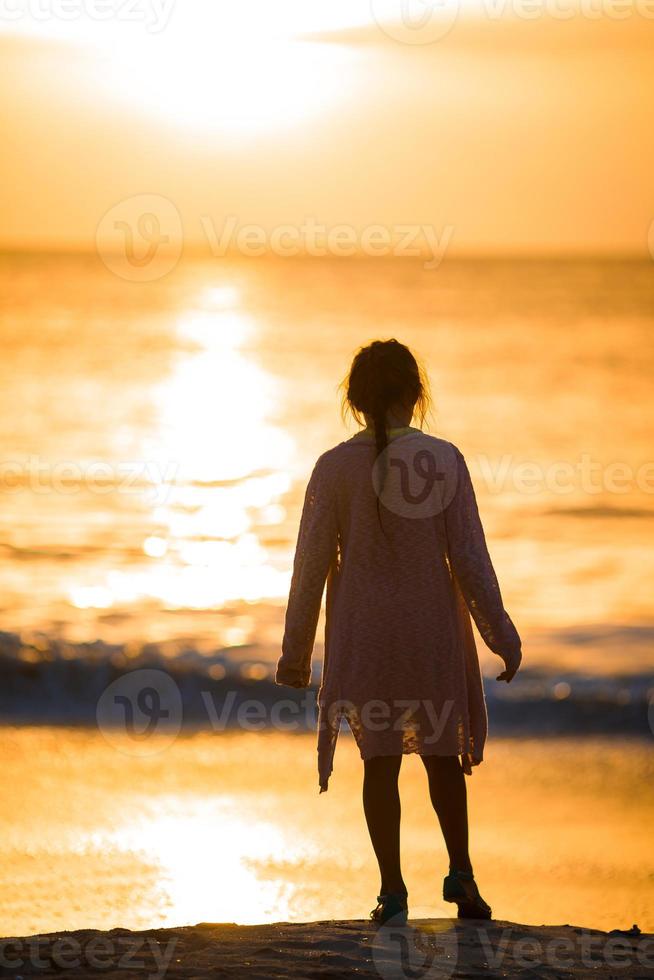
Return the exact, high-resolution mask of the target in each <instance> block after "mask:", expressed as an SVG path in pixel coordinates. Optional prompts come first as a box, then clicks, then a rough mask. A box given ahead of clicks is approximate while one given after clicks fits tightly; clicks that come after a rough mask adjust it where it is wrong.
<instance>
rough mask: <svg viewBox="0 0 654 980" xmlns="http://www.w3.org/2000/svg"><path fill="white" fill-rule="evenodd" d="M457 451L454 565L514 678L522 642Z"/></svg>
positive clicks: (449, 519) (450, 524)
mask: <svg viewBox="0 0 654 980" xmlns="http://www.w3.org/2000/svg"><path fill="white" fill-rule="evenodd" d="M456 452H457V461H458V468H457V486H456V491H455V494H454V498H453V499H452V501H451V503H450V504H449V505H448V507H446V509H445V512H444V517H445V526H446V530H447V539H448V550H449V558H450V564H451V566H452V571H453V572H454V574H455V576H456V578H457V581H458V582H459V586H460V588H461V592H462V593H463V596H464V598H465V600H466V604H467V606H468V609H469V610H470V613H471V615H472V618H473V619H474V621H475V623H476V625H477V629H478V630H479V632H480V634H481V636H482V638H483V640H484V642H485V643H486V645H487V646H488V647H490V649H491V650H492V651H493V653H496V654H498V656H500V657H501V658H502V659H503V660H504V662H505V664H506V667H507V672H506V673H509V674H510V675H511V677H512V676H513V674H514V673H515V670H517V668H518V666H519V665H520V660H521V658H522V654H521V641H520V637H519V635H518V631H517V630H516V628H515V626H514V625H513V623H512V621H511V618H510V616H509V614H508V613H507V612H506V610H505V608H504V604H503V602H502V595H501V593H500V587H499V584H498V581H497V576H496V575H495V570H494V568H493V565H492V562H491V559H490V555H489V554H488V548H487V547H486V538H485V536H484V529H483V527H482V523H481V519H480V517H479V510H478V508H477V500H476V497H475V491H474V489H473V486H472V480H471V479H470V473H469V471H468V467H467V465H466V461H465V459H464V458H463V455H462V454H461V453H460V452H459V450H458V449H457V450H456ZM500 677H501V679H503V680H510V679H511V677H505V675H504V674H502V675H500Z"/></svg>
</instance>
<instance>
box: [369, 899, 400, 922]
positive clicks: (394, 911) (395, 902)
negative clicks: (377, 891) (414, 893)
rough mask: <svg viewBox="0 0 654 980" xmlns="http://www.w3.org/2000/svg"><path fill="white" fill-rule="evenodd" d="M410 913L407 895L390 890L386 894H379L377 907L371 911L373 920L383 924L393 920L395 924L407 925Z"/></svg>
mask: <svg viewBox="0 0 654 980" xmlns="http://www.w3.org/2000/svg"><path fill="white" fill-rule="evenodd" d="M408 915H409V910H408V907H407V897H406V895H398V894H395V893H393V892H389V893H388V894H386V895H378V896H377V907H376V908H374V909H373V910H372V912H371V913H370V918H371V919H372V920H373V922H377V923H379V925H381V926H383V925H384V923H385V922H390V920H391V919H392V920H393V925H398V926H400V925H401V926H403V925H406V920H407V918H408Z"/></svg>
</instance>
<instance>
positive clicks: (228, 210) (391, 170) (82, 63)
mask: <svg viewBox="0 0 654 980" xmlns="http://www.w3.org/2000/svg"><path fill="white" fill-rule="evenodd" d="M434 2H435V6H432V7H430V6H429V0H424V3H423V0H366V2H362V0H350V2H348V3H345V2H343V0H331V2H330V3H326V2H325V3H323V2H322V0H319V2H318V0H315V2H311V0H304V2H302V3H300V2H298V0H279V2H278V3H277V4H270V3H269V2H268V3H264V2H262V0H261V2H260V0H248V3H243V4H240V5H239V4H236V3H230V4H228V3H225V2H223V0H215V2H212V0H205V2H204V3H202V2H200V0H2V5H0V84H1V86H2V92H3V97H2V104H1V106H0V126H1V131H2V134H3V149H2V154H1V156H0V177H1V179H0V214H1V216H2V217H1V226H0V246H2V247H3V248H8V249H12V248H53V249H57V248H62V249H69V248H92V247H93V243H94V241H95V238H96V233H97V229H98V226H99V224H100V223H101V221H102V219H103V216H104V215H105V214H106V213H107V212H108V211H110V210H111V209H112V208H113V207H114V206H116V205H117V204H118V203H119V202H121V201H123V200H125V199H127V198H132V197H134V196H138V195H157V196H159V197H163V198H165V199H167V200H168V201H170V202H172V205H173V207H174V209H175V210H176V212H178V213H179V216H180V220H181V222H182V225H183V234H184V240H185V243H186V244H188V245H190V246H197V247H198V248H208V247H210V238H211V235H212V234H213V236H214V242H215V239H216V238H220V235H221V232H222V231H223V230H225V229H226V227H227V223H228V221H231V223H232V226H238V227H241V226H243V225H250V224H251V225H255V226H258V227H261V228H263V229H266V235H268V236H269V235H270V233H271V230H272V229H274V228H275V227H279V226H280V225H287V224H288V225H293V226H300V225H301V224H302V223H303V222H305V221H306V220H307V218H311V219H312V220H313V221H314V222H317V223H318V224H319V225H321V226H323V227H325V228H331V227H334V226H336V225H339V224H346V225H349V226H352V227H354V228H356V229H358V231H359V232H360V231H361V229H364V228H366V227H369V226H371V225H374V226H377V225H381V226H383V227H385V228H391V229H396V228H397V227H399V226H403V225H408V224H411V223H421V224H425V225H427V224H428V225H429V226H430V227H431V228H433V229H434V234H435V235H436V236H440V235H447V236H448V238H450V239H451V243H450V244H451V246H452V247H453V249H454V250H455V251H461V252H462V253H465V252H491V253H492V252H518V253H519V252H563V253H565V252H575V251H581V252H592V253H620V252H633V253H636V254H642V255H643V257H646V256H647V255H648V254H649V253H648V235H650V225H651V223H652V220H653V219H654V182H653V181H652V179H651V175H652V173H654V125H653V123H654V57H653V56H652V55H653V53H654V0H634V2H633V3H632V2H631V0H434ZM149 4H152V6H149ZM64 15H65V16H64ZM652 238H654V233H652V235H650V240H652ZM225 240H226V241H227V240H228V239H225ZM229 240H231V239H229ZM267 240H269V239H267Z"/></svg>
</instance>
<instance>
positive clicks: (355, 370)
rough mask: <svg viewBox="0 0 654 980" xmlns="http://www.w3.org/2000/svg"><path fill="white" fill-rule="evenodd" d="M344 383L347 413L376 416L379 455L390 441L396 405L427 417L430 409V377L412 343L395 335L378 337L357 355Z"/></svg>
mask: <svg viewBox="0 0 654 980" xmlns="http://www.w3.org/2000/svg"><path fill="white" fill-rule="evenodd" d="M342 387H343V405H342V408H343V415H344V416H345V414H346V413H347V410H348V409H349V410H350V411H351V412H352V415H353V416H354V418H355V419H356V421H357V422H358V423H359V424H360V425H363V424H365V419H364V418H363V416H364V415H368V416H370V417H371V419H372V424H373V428H374V434H375V445H376V447H377V455H378V456H379V454H380V453H382V452H383V451H384V449H385V448H386V446H387V445H388V431H387V422H386V412H387V411H388V409H389V408H390V407H391V406H392V405H406V406H407V407H413V409H414V414H416V415H417V416H418V418H419V420H420V424H421V425H422V423H423V422H424V421H425V416H426V414H427V411H428V409H429V404H430V398H429V385H428V382H427V377H426V375H425V373H424V371H423V370H422V368H421V367H420V365H419V364H418V362H417V360H416V358H415V357H414V355H413V354H412V353H411V351H410V350H409V348H408V347H405V346H404V344H401V343H400V342H399V341H398V340H395V339H394V338H393V339H391V340H374V341H373V342H372V343H371V344H368V346H367V347H361V349H360V350H359V351H357V353H356V354H355V356H354V360H353V361H352V365H351V367H350V370H349V372H348V375H347V377H346V378H345V380H344V381H343V383H342Z"/></svg>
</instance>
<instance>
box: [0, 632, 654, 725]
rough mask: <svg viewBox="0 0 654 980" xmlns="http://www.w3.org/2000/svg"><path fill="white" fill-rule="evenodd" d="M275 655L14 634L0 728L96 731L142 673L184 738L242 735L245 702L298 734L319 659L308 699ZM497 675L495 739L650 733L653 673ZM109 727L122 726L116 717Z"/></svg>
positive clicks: (579, 637)
mask: <svg viewBox="0 0 654 980" xmlns="http://www.w3.org/2000/svg"><path fill="white" fill-rule="evenodd" d="M606 629H607V630H608V629H609V628H608V627H607V628H606ZM625 631H626V634H625ZM567 632H568V640H569V641H570V642H572V643H573V644H575V645H584V644H588V643H590V642H591V641H595V642H597V639H598V631H597V629H595V630H592V629H590V628H586V629H579V630H576V631H574V630H569V631H567ZM652 632H653V630H652V628H651V627H633V628H624V627H623V628H614V629H613V637H612V639H613V641H614V642H616V641H617V642H619V643H624V642H625V637H626V636H627V637H629V638H630V639H631V640H636V642H638V643H641V642H643V641H644V640H646V639H647V640H649V641H650V642H651V639H652ZM632 633H634V634H635V635H631V634H632ZM605 638H606V637H605ZM272 654H273V651H272V648H271V647H265V646H263V645H257V644H252V645H248V646H240V647H226V648H222V649H220V650H216V651H214V652H212V653H209V654H207V653H203V652H200V651H199V650H196V649H193V648H186V649H180V648H179V645H177V646H176V647H173V646H171V645H170V644H166V643H162V644H154V643H150V644H144V645H142V646H139V647H138V648H134V646H130V645H125V644H108V643H105V642H103V641H101V640H97V641H94V642H92V643H76V644H73V643H67V642H63V641H61V640H59V639H57V638H53V637H49V636H47V635H45V634H41V635H38V636H37V637H32V638H31V640H30V641H29V642H27V641H26V639H25V638H23V637H21V636H20V635H19V634H17V633H7V632H0V672H1V676H2V685H1V687H0V721H1V722H3V723H6V724H51V725H58V724H61V725H66V724H76V725H96V724H98V711H99V706H100V705H102V704H103V703H104V702H106V692H107V690H108V689H109V688H112V689H114V688H121V686H122V688H124V690H125V691H126V692H127V693H128V695H129V696H130V697H131V696H132V694H133V693H134V685H135V684H137V683H138V682H139V678H140V677H143V676H144V674H143V673H142V672H144V671H148V672H156V677H157V678H163V679H165V684H166V685H168V689H172V690H173V691H174V692H175V698H176V699H178V701H179V705H180V717H181V724H183V725H184V726H185V727H187V728H193V729H203V728H215V717H216V715H221V714H222V713H223V709H224V708H225V706H226V705H229V712H228V714H229V717H228V720H227V722H226V724H225V727H239V725H240V722H239V710H240V709H241V708H242V706H243V705H245V704H246V702H247V703H250V704H251V703H254V702H256V703H257V704H258V705H259V706H260V724H259V725H258V729H261V728H266V727H275V723H274V717H275V713H276V711H278V710H279V706H280V704H281V703H284V704H285V705H287V706H288V705H289V704H290V705H295V706H297V707H298V712H297V717H298V720H299V725H300V727H302V728H304V729H307V730H308V729H311V728H312V727H313V725H314V724H315V697H316V692H317V686H318V683H319V679H320V672H321V667H322V664H321V660H320V657H319V656H317V657H316V659H315V661H314V665H313V676H312V686H311V688H310V689H309V691H308V692H305V691H295V690H293V689H291V688H286V687H279V686H277V685H275V683H274V656H273V655H272ZM485 667H486V665H485ZM491 667H492V668H493V670H492V673H491V669H490V668H491ZM496 667H497V664H496V663H493V664H489V665H488V668H487V669H485V673H486V674H487V676H486V684H485V687H486V700H487V705H488V713H489V721H490V727H491V730H492V731H495V732H499V733H502V734H526V735H529V734H533V735H561V734H571V733H575V734H601V733H606V734H616V733H620V734H634V735H643V736H644V735H648V734H651V733H652V731H654V728H653V727H652V725H654V688H653V687H652V683H653V682H652V676H651V673H648V672H644V671H640V672H639V671H635V672H633V671H632V672H631V673H619V674H612V675H610V676H606V675H604V676H602V675H599V676H589V675H587V674H582V673H580V672H579V671H576V670H569V669H561V668H558V669H548V668H547V667H544V666H539V667H533V666H527V667H525V668H524V669H523V670H521V671H520V673H519V674H518V675H517V676H516V678H515V679H514V681H513V682H512V683H511V684H510V685H505V684H495V683H494V682H493V680H492V679H491V678H492V677H494V676H495V674H496ZM152 676H154V675H152ZM149 683H150V682H149ZM157 683H158V682H155V686H157ZM123 700H124V698H123ZM300 707H301V710H300ZM111 718H113V716H111ZM111 718H109V721H108V722H107V716H106V713H105V715H104V716H103V723H108V724H113V723H114V722H113V721H112V720H111ZM114 721H115V723H116V724H119V723H120V719H119V717H118V716H117V715H116V717H115V718H114Z"/></svg>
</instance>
